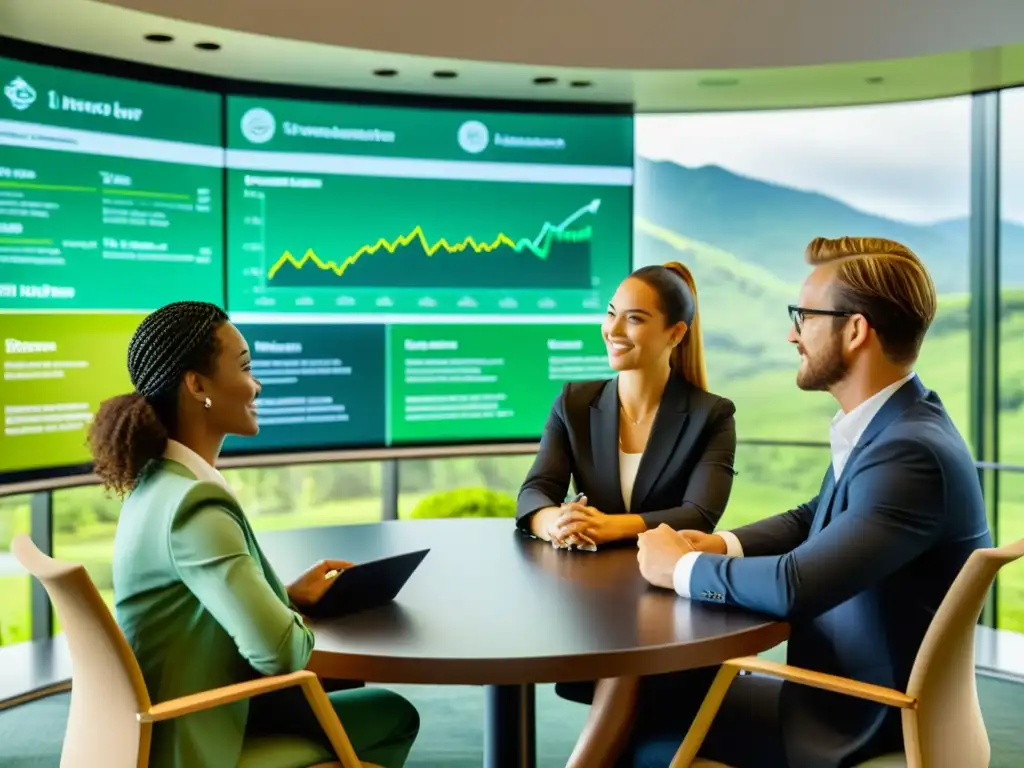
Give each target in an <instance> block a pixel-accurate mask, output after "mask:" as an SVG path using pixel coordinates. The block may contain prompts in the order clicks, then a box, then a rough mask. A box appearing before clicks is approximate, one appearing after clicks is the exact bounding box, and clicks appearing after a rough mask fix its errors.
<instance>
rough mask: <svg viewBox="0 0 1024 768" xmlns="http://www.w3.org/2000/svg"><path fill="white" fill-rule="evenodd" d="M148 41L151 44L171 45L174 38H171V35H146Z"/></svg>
mask: <svg viewBox="0 0 1024 768" xmlns="http://www.w3.org/2000/svg"><path fill="white" fill-rule="evenodd" d="M146 39H147V40H149V42H151V43H169V42H171V41H172V40H173V39H174V38H173V37H171V36H170V35H158V34H152V35H146Z"/></svg>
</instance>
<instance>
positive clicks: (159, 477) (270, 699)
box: [89, 301, 419, 768]
mask: <svg viewBox="0 0 1024 768" xmlns="http://www.w3.org/2000/svg"><path fill="white" fill-rule="evenodd" d="M128 373H129V375H130V377H131V382H132V385H133V386H134V388H135V391H134V392H132V393H130V394H124V395H119V396H117V397H114V398H111V399H109V400H106V401H104V402H103V403H102V404H101V406H100V408H99V411H98V412H97V414H96V417H95V419H94V420H93V423H92V425H91V427H90V431H89V444H90V448H91V450H92V454H93V458H94V470H95V472H96V474H97V475H98V476H99V478H100V480H101V481H102V482H103V484H104V486H105V487H106V488H107V489H109V490H111V491H113V492H115V493H116V494H117V495H118V496H120V497H121V499H122V500H123V507H122V510H121V515H120V519H119V521H118V525H117V533H116V536H115V541H114V562H113V581H114V600H115V611H114V612H115V616H116V619H117V623H118V625H119V626H120V627H121V629H122V631H123V632H124V635H125V637H126V638H127V640H128V643H129V645H130V646H131V648H132V650H133V651H134V652H135V656H136V658H137V659H138V662H139V666H140V667H141V669H142V674H143V678H144V679H145V682H146V686H147V688H148V690H149V694H150V698H151V699H152V700H153V702H154V703H159V702H161V701H166V700H168V699H173V698H177V697H179V696H186V695H189V694H193V693H198V692H201V691H205V690H209V689H212V688H218V687H221V686H225V685H231V684H234V683H239V682H243V681H245V680H249V679H254V678H256V677H258V676H260V675H278V674H285V673H288V672H294V671H297V670H301V669H304V668H305V667H306V664H307V662H308V661H309V658H310V655H311V653H312V651H313V633H312V632H311V630H310V629H309V627H308V626H306V623H305V621H304V619H303V616H302V613H301V611H302V610H303V608H305V607H308V606H309V605H311V604H313V603H315V602H316V601H317V600H318V599H319V598H320V596H321V595H322V593H323V592H324V590H325V589H326V585H327V584H329V583H330V582H329V581H328V580H327V579H325V574H326V572H327V571H328V570H332V569H333V570H337V569H342V568H345V567H347V566H349V565H351V564H350V563H343V562H340V561H325V562H321V563H317V564H316V565H314V566H313V567H311V568H310V569H309V570H308V571H307V572H306V573H305V574H303V575H302V576H300V577H299V579H298V580H297V581H296V582H295V583H293V584H291V585H290V586H287V587H286V586H285V585H283V584H282V583H281V581H280V580H279V579H278V577H277V575H276V574H275V573H274V570H273V568H272V567H271V565H270V563H269V562H268V561H267V560H266V558H265V557H264V556H263V553H262V551H261V550H260V547H259V544H258V542H257V540H256V536H255V534H254V533H253V530H252V527H251V526H250V524H249V521H248V520H247V518H246V516H245V513H244V512H243V510H242V508H241V505H240V504H239V502H238V499H237V498H236V496H235V495H234V493H232V490H231V488H230V486H229V485H228V483H227V481H226V480H225V478H224V477H223V475H221V473H220V472H218V471H217V470H216V469H215V465H216V463H217V457H218V454H219V453H220V449H221V445H222V443H223V441H224V439H225V437H226V436H227V435H241V436H253V435H256V434H257V433H258V431H259V425H258V422H257V418H256V405H255V403H256V398H257V397H258V396H259V393H260V384H259V382H258V381H257V380H256V379H255V378H254V377H253V375H252V364H251V360H250V352H249V347H248V345H247V344H246V341H245V339H244V338H243V336H242V334H241V333H240V332H239V331H238V329H237V328H235V326H234V325H232V324H231V323H230V322H229V321H228V317H227V315H226V314H225V313H224V311H223V310H222V309H220V308H219V307H217V306H215V305H213V304H206V303H202V302H192V301H182V302H175V303H173V304H168V305H167V306H165V307H162V308H161V309H159V310H157V311H156V312H153V313H152V314H150V315H148V316H147V317H146V318H145V319H144V320H143V321H142V323H141V324H140V325H139V327H138V329H137V330H136V332H135V334H134V336H133V337H132V340H131V342H130V344H129V346H128ZM330 698H331V702H332V704H333V705H334V707H335V710H336V711H337V712H338V715H339V718H340V719H341V721H342V723H343V724H344V727H345V730H346V732H347V733H348V735H349V738H350V739H351V741H352V745H353V747H354V749H355V751H356V753H357V755H358V756H359V758H360V760H363V761H367V762H372V763H375V764H377V765H380V766H382V768H400V766H403V765H404V764H405V761H406V758H407V756H408V754H409V750H410V749H411V747H412V744H413V742H414V740H415V739H416V736H417V734H418V732H419V715H418V713H417V711H416V709H415V708H414V707H413V705H412V704H411V703H410V702H409V701H408V700H406V699H405V698H403V697H402V696H400V695H399V694H397V693H394V692H392V691H388V690H385V689H381V688H359V689H355V690H345V691H336V692H334V693H332V694H330ZM276 736H280V737H289V738H286V739H283V740H279V742H278V743H279V745H283V744H289V745H292V750H293V752H294V755H291V754H282V755H281V759H282V761H283V762H282V763H281V764H282V765H287V766H291V765H292V763H290V762H288V761H289V760H290V759H292V757H294V761H293V762H294V766H295V768H299V766H306V765H311V764H314V763H318V762H327V761H330V760H332V759H333V753H332V752H331V749H330V742H329V741H328V740H327V737H326V735H325V734H324V733H323V731H322V729H321V728H320V726H319V724H318V723H317V721H316V719H315V717H314V716H313V713H312V711H311V710H310V708H309V706H308V704H307V703H306V701H305V698H304V697H303V695H302V693H301V691H299V690H298V689H286V690H283V691H279V692H275V693H270V694H265V695H262V696H258V697H256V698H254V699H252V700H243V701H239V702H236V703H233V704H229V705H225V706H221V707H217V708H215V709H211V710H207V711H203V712H197V713H195V714H191V715H188V716H186V717H182V718H178V719H176V720H172V721H168V722H162V723H157V724H156V725H155V726H154V728H153V738H152V747H151V759H150V765H151V766H153V768H186V767H187V768H207V767H209V768H222V766H230V765H238V764H239V761H240V760H242V758H243V756H244V755H245V753H246V751H247V747H251V746H252V745H253V744H254V743H258V742H262V743H264V744H265V743H266V739H267V738H272V737H276ZM286 751H287V750H286ZM275 764H276V763H275Z"/></svg>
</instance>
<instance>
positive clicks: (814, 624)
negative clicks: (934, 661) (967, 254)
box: [624, 237, 992, 768]
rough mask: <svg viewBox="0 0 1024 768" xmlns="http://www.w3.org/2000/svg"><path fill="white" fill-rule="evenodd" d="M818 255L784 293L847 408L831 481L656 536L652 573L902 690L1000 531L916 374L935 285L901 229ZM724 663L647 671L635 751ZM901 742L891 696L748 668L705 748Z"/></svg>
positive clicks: (643, 750)
mask: <svg viewBox="0 0 1024 768" xmlns="http://www.w3.org/2000/svg"><path fill="white" fill-rule="evenodd" d="M806 259H807V261H808V263H809V264H811V265H812V266H813V270H812V271H811V274H810V275H809V276H808V278H807V280H806V281H805V282H804V285H803V288H802V290H801V292H800V297H799V302H798V304H796V305H795V306H791V307H789V314H790V318H791V320H792V322H793V324H792V326H791V328H790V332H789V341H790V343H791V344H794V345H795V346H796V350H797V352H798V353H799V355H800V368H799V371H798V372H797V376H796V383H797V386H798V387H799V388H800V389H803V390H808V391H827V392H829V393H830V394H831V395H832V396H833V397H834V398H835V400H836V401H837V403H838V404H839V409H840V410H839V412H838V413H837V414H836V416H835V418H834V419H833V420H832V424H831V427H830V434H829V439H830V442H831V446H832V461H831V463H830V464H829V466H828V467H827V468H826V470H825V473H824V479H823V480H822V484H821V490H820V492H819V494H818V495H817V496H815V497H814V498H813V499H811V500H810V501H808V502H807V503H805V504H801V505H800V506H798V507H796V508H795V509H791V510H789V511H788V512H784V513H782V514H780V515H776V516H773V517H767V518H765V519H763V520H760V521H758V522H756V523H752V524H750V525H746V526H743V527H741V528H738V529H736V530H733V531H722V532H720V533H715V534H706V533H701V532H699V531H679V532H677V531H673V530H671V529H669V528H667V527H666V526H662V527H660V528H657V529H654V530H651V531H648V532H646V533H643V534H641V535H640V538H639V543H638V560H639V563H640V570H641V572H642V573H643V575H644V577H645V578H646V579H647V580H648V581H649V582H651V583H652V584H654V585H656V586H659V587H664V588H666V589H674V590H675V591H676V592H677V593H678V594H679V595H680V596H682V597H684V598H688V599H690V600H697V601H702V602H710V603H719V604H727V605H734V606H740V607H743V608H746V609H748V610H751V611H756V612H758V613H762V614H767V615H769V616H774V617H777V618H778V619H782V620H785V621H788V622H789V623H790V626H791V634H790V640H789V643H788V648H787V654H788V659H787V661H788V663H789V664H791V665H793V666H796V667H802V668H804V669H810V670H814V671H817V672H821V673H826V674H832V675H838V676H840V677H844V678H852V679H854V680H860V681H862V682H865V683H873V684H876V685H881V686H884V687H886V688H895V689H898V690H906V686H907V683H908V680H909V677H910V670H911V667H912V666H913V663H914V659H915V657H916V655H917V651H918V648H919V646H920V644H921V641H922V639H923V637H924V634H925V631H926V630H927V628H928V625H929V623H930V621H931V619H932V617H933V616H934V614H935V611H936V610H937V609H938V607H939V603H940V602H941V601H942V599H943V598H944V597H945V595H946V592H947V591H948V589H949V587H950V585H951V584H952V582H953V580H954V579H955V578H956V576H957V574H958V573H959V571H960V568H961V567H962V566H963V564H964V562H965V561H966V560H967V558H968V556H969V555H970V554H971V552H973V551H974V550H975V549H978V548H981V547H989V546H992V540H991V537H990V534H989V529H988V521H987V518H986V515H985V507H984V501H983V498H982V494H981V487H980V483H979V481H978V476H977V472H976V470H975V467H974V462H973V459H972V458H971V454H970V452H969V450H968V448H967V445H966V444H965V442H964V440H963V438H962V437H961V435H960V434H959V432H958V431H957V429H956V427H955V426H954V425H953V422H952V421H951V420H950V418H949V416H948V414H947V413H946V410H945V408H944V407H943V405H942V402H941V400H940V399H939V396H938V395H937V394H936V393H935V392H932V391H931V390H929V389H927V388H926V387H925V386H924V384H923V383H922V382H921V380H920V379H919V378H918V377H917V375H916V374H915V373H914V371H913V366H914V364H915V362H916V361H917V357H918V354H919V352H920V349H921V344H922V342H923V341H924V337H925V334H926V333H927V331H928V328H929V326H930V325H931V322H932V320H933V319H934V317H935V311H936V303H937V302H936V296H935V287H934V285H933V283H932V280H931V277H930V276H929V274H928V271H927V269H926V268H925V266H924V264H923V263H922V262H921V260H920V259H919V258H918V257H917V256H916V255H915V254H914V253H913V252H912V251H911V250H910V249H909V248H907V247H905V246H903V245H901V244H899V243H896V242H892V241H890V240H883V239H877V238H854V237H844V238H839V239H834V240H833V239H825V238H818V239H816V240H814V241H813V242H811V244H810V245H809V246H808V248H807V251H806ZM715 671H716V670H715V669H714V668H711V669H702V670H694V671H691V672H684V673H678V674H676V675H662V676H655V678H653V679H647V678H645V679H644V680H643V681H641V683H640V692H639V703H638V707H637V712H636V716H635V722H636V726H635V727H634V729H633V733H632V737H631V740H630V746H629V748H628V749H627V753H628V754H627V755H625V759H624V762H625V764H627V765H632V766H637V767H639V766H643V767H644V768H653V767H654V766H659V768H664V767H665V766H667V765H668V764H669V762H670V761H671V759H672V757H673V755H674V754H675V752H676V750H677V749H678V747H679V744H680V742H681V740H682V738H683V736H684V735H685V733H686V731H687V729H688V728H689V726H690V722H691V721H692V719H693V717H694V715H695V714H696V711H697V709H698V708H699V707H700V704H701V702H702V701H703V698H704V694H705V692H706V691H707V688H708V686H709V685H710V682H711V680H712V679H713V678H714V674H715ZM645 690H646V691H648V693H647V695H645ZM655 691H657V694H654V693H653V692H655ZM666 695H668V696H670V697H671V698H666ZM658 699H661V701H660V702H659V701H658ZM902 745H903V740H902V730H901V722H900V714H899V710H897V709H896V708H889V707H886V706H884V705H882V704H876V703H872V702H869V701H864V700H859V699H855V698H853V697H849V696H844V695H840V694H836V693H830V692H826V691H823V690H820V689H816V688H811V687H808V686H804V685H799V684H795V683H781V682H779V681H777V680H774V679H769V678H767V677H762V676H758V675H744V676H741V677H738V678H736V679H735V680H734V681H733V682H732V684H731V686H730V687H729V690H728V693H727V694H726V697H725V700H724V702H723V704H722V707H721V709H720V710H719V712H718V715H717V716H716V718H715V720H714V723H713V725H712V727H711V730H710V731H709V733H708V735H707V737H706V738H705V740H704V742H703V746H702V748H701V750H700V755H701V756H702V757H706V758H710V759H713V760H718V761H721V762H722V763H725V764H727V765H729V766H732V767H733V768H747V766H758V768H844V767H845V766H850V765H857V764H858V763H860V762H863V761H866V760H868V759H870V758H872V757H875V756H877V755H880V754H884V753H887V752H901V751H902V748H903V746H902Z"/></svg>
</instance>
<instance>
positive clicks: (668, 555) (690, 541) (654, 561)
mask: <svg viewBox="0 0 1024 768" xmlns="http://www.w3.org/2000/svg"><path fill="white" fill-rule="evenodd" d="M726 551H727V547H726V543H725V539H723V538H722V537H721V536H719V535H718V534H714V533H704V532H703V531H691V530H685V531H677V530H675V529H674V528H671V527H669V526H668V525H666V524H665V523H662V524H661V525H659V526H658V527H657V528H652V529H651V530H649V531H644V532H643V533H641V534H640V535H639V536H638V537H637V553H636V559H637V562H638V563H639V564H640V574H641V575H642V576H643V577H644V578H645V579H647V581H649V582H650V583H651V584H653V585H654V586H656V587H663V588H665V589H672V588H673V587H674V586H675V585H674V582H673V575H674V574H675V570H676V565H678V563H679V561H680V560H681V559H682V558H683V556H684V555H686V554H688V553H690V552H708V553H710V554H715V555H724V554H726Z"/></svg>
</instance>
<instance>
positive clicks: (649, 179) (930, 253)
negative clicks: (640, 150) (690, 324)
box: [635, 157, 1024, 294]
mask: <svg viewBox="0 0 1024 768" xmlns="http://www.w3.org/2000/svg"><path fill="white" fill-rule="evenodd" d="M635 200H636V203H635V210H636V212H637V214H638V216H640V217H642V218H643V219H645V220H647V221H648V222H650V223H652V224H654V225H657V226H658V227H662V228H664V229H666V230H670V231H671V232H674V233H678V234H680V235H684V236H685V237H687V238H691V239H693V240H696V241H699V242H701V243H705V244H708V245H711V246H714V247H715V248H717V249H720V250H721V251H724V252H727V253H730V254H732V255H734V256H735V257H737V258H738V259H740V260H741V261H743V262H746V263H747V264H750V265H755V266H758V267H761V268H763V269H764V270H765V271H766V272H767V273H770V274H771V275H774V276H775V277H777V278H778V279H780V280H781V281H783V282H785V283H792V284H799V283H800V282H801V281H802V280H803V278H804V277H805V276H806V274H807V265H806V263H805V262H804V260H803V252H804V248H805V247H806V246H807V244H808V243H809V242H810V241H811V240H812V239H813V238H815V237H818V236H823V237H839V236H842V235H851V236H872V237H885V238H889V239H892V240H897V241H899V242H901V243H903V244H904V245H906V246H908V247H909V248H911V249H912V250H913V251H914V252H915V253H917V254H918V255H919V256H920V257H921V258H922V259H923V260H924V262H925V264H927V265H928V268H929V270H930V272H931V274H932V279H933V280H934V281H935V285H936V289H937V290H938V292H939V293H945V294H949V293H965V292H967V291H968V289H969V265H968V235H969V229H970V227H969V221H968V219H967V218H962V219H953V220H947V221H942V222H938V223H935V224H924V225H922V224H914V223H909V222H904V221H898V220H896V219H890V218H886V217H883V216H878V215H875V214H871V213H866V212H864V211H860V210H857V209H856V208H854V207H852V206H850V205H847V204H846V203H844V202H842V201H840V200H837V199H836V198H833V197H829V196H827V195H824V194H821V193H819V192H808V191H804V190H799V189H794V188H792V187H787V186H784V185H781V184H774V183H771V182H766V181H761V180H758V179H753V178H749V177H746V176H741V175H739V174H736V173H733V172H732V171H729V170H726V169H725V168H722V167H720V166H717V165H704V166H700V167H696V168H689V167H686V166H681V165H677V164H676V163H672V162H669V161H655V160H649V159H647V158H643V157H638V158H637V160H636V197H635ZM1001 235H1002V251H1003V254H1004V258H1003V259H1002V264H1001V272H1002V274H1001V279H1002V281H1003V284H1004V285H1024V259H1020V258H1006V257H1005V254H1017V253H1024V227H1022V226H1020V225H1018V224H1014V223H1012V222H1004V223H1003V227H1002V232H1001ZM637 245H638V250H640V251H641V252H642V251H643V249H644V242H643V237H642V236H638V242H637ZM639 255H641V256H642V253H641V254H639ZM638 263H646V259H643V258H641V259H639V260H638Z"/></svg>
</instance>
